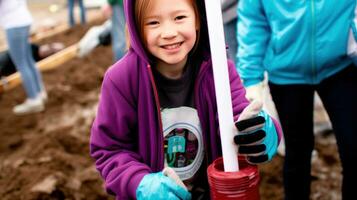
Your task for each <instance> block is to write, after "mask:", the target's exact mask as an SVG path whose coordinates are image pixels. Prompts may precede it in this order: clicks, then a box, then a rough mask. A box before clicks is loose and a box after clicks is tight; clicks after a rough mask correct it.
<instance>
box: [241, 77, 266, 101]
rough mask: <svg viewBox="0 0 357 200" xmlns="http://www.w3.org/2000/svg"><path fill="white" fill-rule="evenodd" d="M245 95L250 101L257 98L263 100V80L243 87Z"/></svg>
mask: <svg viewBox="0 0 357 200" xmlns="http://www.w3.org/2000/svg"><path fill="white" fill-rule="evenodd" d="M245 91H246V94H245V97H246V98H247V99H248V100H249V101H250V102H252V101H253V100H258V101H260V102H263V92H264V82H263V81H262V82H259V83H257V84H255V85H251V86H248V87H246V88H245Z"/></svg>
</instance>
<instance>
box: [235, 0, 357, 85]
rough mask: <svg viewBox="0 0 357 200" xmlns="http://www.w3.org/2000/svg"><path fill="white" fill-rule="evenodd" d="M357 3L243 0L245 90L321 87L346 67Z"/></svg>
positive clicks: (240, 23) (240, 40)
mask: <svg viewBox="0 0 357 200" xmlns="http://www.w3.org/2000/svg"><path fill="white" fill-rule="evenodd" d="M355 6H356V0H240V2H239V5H238V35H237V38H238V43H239V48H238V54H237V56H238V59H237V60H239V61H238V64H237V68H238V72H239V73H240V76H241V78H242V79H243V81H244V85H245V86H251V85H255V84H257V83H258V82H260V81H262V80H263V79H264V71H267V72H268V75H269V81H271V82H273V83H275V84H318V83H320V82H321V81H322V80H324V79H325V78H327V77H329V76H331V75H333V74H335V73H337V72H339V71H341V70H342V69H344V68H345V67H347V66H348V65H349V64H350V63H351V60H350V58H348V57H347V40H348V30H349V28H350V27H351V23H352V20H353V17H354V8H355Z"/></svg>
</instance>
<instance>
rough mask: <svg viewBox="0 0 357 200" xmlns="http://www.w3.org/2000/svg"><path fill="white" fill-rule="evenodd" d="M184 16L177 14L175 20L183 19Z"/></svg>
mask: <svg viewBox="0 0 357 200" xmlns="http://www.w3.org/2000/svg"><path fill="white" fill-rule="evenodd" d="M185 18H186V16H185V15H180V16H177V17H176V18H175V20H183V19H185Z"/></svg>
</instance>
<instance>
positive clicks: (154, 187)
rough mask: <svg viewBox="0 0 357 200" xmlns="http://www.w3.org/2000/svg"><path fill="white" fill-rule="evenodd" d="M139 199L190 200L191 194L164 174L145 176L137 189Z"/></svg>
mask: <svg viewBox="0 0 357 200" xmlns="http://www.w3.org/2000/svg"><path fill="white" fill-rule="evenodd" d="M136 198H137V199H146V200H160V199H167V200H176V199H177V200H180V199H183V200H190V199H191V194H190V193H189V192H188V191H187V190H186V189H184V188H183V187H181V186H179V185H177V184H176V183H175V181H174V180H172V179H171V178H169V177H167V176H165V175H164V174H163V173H162V172H157V173H152V174H148V175H145V176H144V178H143V180H141V182H140V184H139V187H138V188H137V189H136Z"/></svg>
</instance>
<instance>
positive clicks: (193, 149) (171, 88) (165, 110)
mask: <svg viewBox="0 0 357 200" xmlns="http://www.w3.org/2000/svg"><path fill="white" fill-rule="evenodd" d="M197 71H198V68H197V65H194V64H190V63H188V64H187V65H186V66H185V68H184V72H183V74H182V76H181V77H180V78H179V79H169V78H167V77H165V76H163V75H162V74H160V72H158V71H157V70H156V69H153V75H154V78H155V82H156V86H157V90H158V95H159V101H160V106H161V119H162V125H163V133H164V152H165V166H168V167H171V168H173V169H174V170H175V172H176V173H177V175H178V176H179V177H180V179H181V180H182V181H184V183H185V184H186V186H187V187H188V189H189V190H190V191H191V192H194V191H192V190H196V189H197V188H198V187H199V188H200V189H201V188H202V185H205V183H203V184H202V182H205V181H202V177H205V176H206V175H205V170H206V168H207V166H206V163H205V160H204V157H205V156H204V153H205V152H204V144H203V137H202V129H201V125H200V121H199V118H198V113H197V110H196V109H195V104H194V85H195V78H196V74H197ZM201 191H203V192H204V191H205V190H202V189H201ZM193 195H194V194H193Z"/></svg>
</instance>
